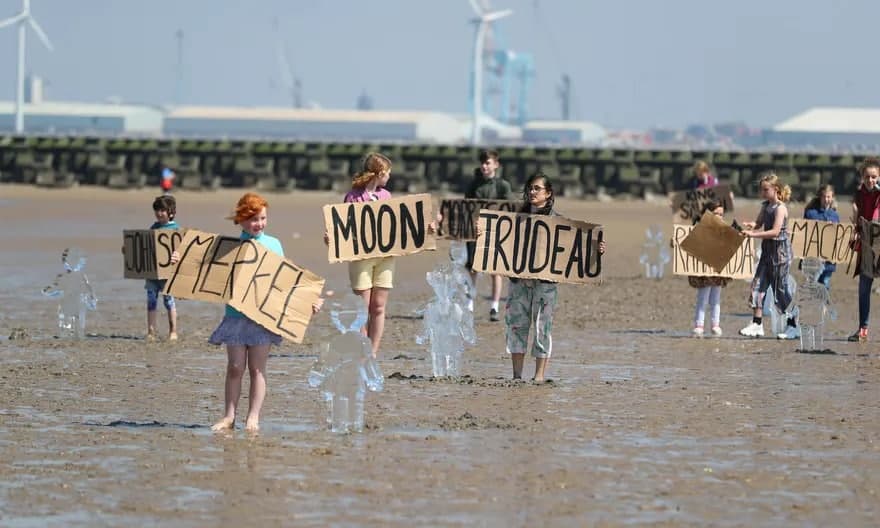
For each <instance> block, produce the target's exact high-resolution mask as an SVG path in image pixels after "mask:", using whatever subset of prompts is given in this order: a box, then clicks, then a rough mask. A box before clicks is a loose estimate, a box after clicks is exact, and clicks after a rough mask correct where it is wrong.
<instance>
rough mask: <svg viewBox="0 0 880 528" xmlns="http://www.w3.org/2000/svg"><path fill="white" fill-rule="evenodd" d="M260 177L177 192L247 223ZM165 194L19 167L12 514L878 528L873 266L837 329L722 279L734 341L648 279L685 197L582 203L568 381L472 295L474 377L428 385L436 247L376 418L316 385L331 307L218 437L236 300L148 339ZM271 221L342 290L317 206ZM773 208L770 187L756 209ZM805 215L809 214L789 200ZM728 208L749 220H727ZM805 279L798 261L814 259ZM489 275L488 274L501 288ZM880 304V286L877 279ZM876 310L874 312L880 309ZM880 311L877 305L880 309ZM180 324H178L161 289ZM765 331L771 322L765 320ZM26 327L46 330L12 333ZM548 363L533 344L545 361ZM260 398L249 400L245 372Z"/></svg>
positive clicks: (0, 374) (192, 310)
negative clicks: (868, 284)
mask: <svg viewBox="0 0 880 528" xmlns="http://www.w3.org/2000/svg"><path fill="white" fill-rule="evenodd" d="M242 192H243V191H241V190H221V191H217V192H206V193H196V192H180V193H175V196H176V197H177V200H178V218H177V220H178V222H179V223H180V224H181V225H182V226H187V227H197V228H199V229H202V230H205V231H213V232H219V233H225V234H230V235H235V234H237V230H236V228H235V226H233V225H232V223H231V222H230V221H228V220H225V219H224V217H225V216H226V215H227V214H228V211H229V210H230V209H231V207H232V206H233V204H234V203H235V201H236V200H237V198H238V197H239V196H240V195H241V194H242ZM156 194H157V192H155V190H153V189H147V190H138V191H110V190H106V189H95V188H85V187H79V188H74V189H69V190H41V189H37V188H33V187H23V186H0V219H2V220H3V226H4V228H3V230H2V232H0V245H2V248H3V249H2V252H0V270H2V274H0V306H2V310H0V525H3V526H13V527H19V526H21V527H24V526H107V525H110V526H146V525H168V526H235V525H253V526H328V525H333V526H623V525H651V526H829V525H837V526H875V525H876V523H877V519H878V517H880V444H878V442H880V441H878V439H880V406H878V395H880V389H878V384H880V358H878V356H880V346H878V344H877V343H880V333H874V334H872V338H873V341H872V342H869V343H867V344H858V343H848V342H846V336H847V335H848V334H849V333H850V332H852V331H853V330H854V329H855V326H856V324H855V323H856V321H857V317H856V315H857V314H856V311H857V306H856V305H857V302H856V299H857V295H856V286H857V284H856V281H855V280H853V279H852V278H850V277H846V276H844V273H843V272H837V273H836V274H835V275H834V277H833V280H832V296H833V298H834V301H835V306H836V308H837V310H838V313H839V318H838V320H837V321H834V322H831V323H830V325H829V328H828V333H827V336H826V348H828V349H830V350H831V351H832V352H833V353H828V354H803V353H798V352H796V349H797V348H798V347H799V343H798V342H792V341H788V342H785V341H777V340H776V339H771V338H764V339H746V338H742V337H740V336H738V335H737V331H738V330H739V329H740V328H742V327H743V326H745V325H746V324H747V323H748V322H749V319H750V315H749V309H748V306H747V300H746V299H747V294H748V284H747V282H745V281H734V282H733V283H731V284H730V285H729V286H728V287H727V288H725V289H724V290H723V294H722V327H723V329H724V336H723V337H721V338H704V339H695V338H692V337H691V336H690V330H691V318H692V316H693V306H694V290H693V289H692V288H690V287H689V286H688V285H687V281H686V279H685V278H683V277H674V276H671V271H670V268H669V267H667V276H666V277H665V278H663V279H662V280H659V281H655V280H647V279H644V278H641V270H640V265H639V254H640V250H641V245H642V243H643V241H644V239H645V233H644V232H645V228H646V227H647V226H648V225H650V224H652V223H657V224H659V225H660V226H661V227H662V228H663V231H664V233H665V234H666V236H667V237H668V236H669V234H670V232H671V225H670V224H671V214H670V213H669V209H668V207H667V206H666V204H665V203H662V202H644V201H613V202H597V201H578V200H566V199H560V200H559V201H558V202H557V208H558V209H559V210H560V211H561V212H562V213H563V214H565V215H566V216H569V217H572V218H577V219H582V220H586V221H590V222H596V223H601V224H603V225H604V226H605V233H606V235H605V237H606V240H607V241H608V253H607V255H606V257H605V260H604V263H603V264H604V281H603V283H602V284H601V285H599V286H575V285H562V286H560V288H559V292H560V297H559V298H560V303H559V306H558V308H557V316H556V320H555V325H554V330H553V343H554V347H553V357H552V360H551V362H550V366H549V370H548V375H549V377H550V378H552V382H549V383H545V384H534V383H531V382H528V381H513V380H511V379H510V361H509V359H508V357H507V356H506V355H505V353H504V340H503V328H504V327H503V323H500V322H498V323H495V322H490V321H489V318H488V308H489V307H488V302H487V301H486V300H485V299H484V298H481V299H479V300H478V302H477V307H476V311H475V326H476V330H477V336H478V343H477V345H476V346H474V347H470V348H469V349H467V351H466V352H465V360H464V367H463V369H462V370H463V373H464V374H465V376H464V377H462V378H461V379H458V380H434V379H431V361H430V356H429V353H428V351H427V347H426V346H424V345H417V344H416V342H415V339H414V336H415V335H417V334H418V333H419V332H420V331H421V329H422V321H421V319H420V317H419V315H418V310H419V309H421V308H422V307H423V306H424V305H425V303H427V302H428V300H429V299H430V296H431V291H430V288H429V286H428V285H427V283H426V282H425V275H424V274H425V272H427V271H429V270H430V269H432V268H433V266H434V264H435V263H436V262H438V261H439V260H441V259H445V258H446V257H447V252H446V249H447V248H448V242H444V241H441V242H440V243H439V244H438V246H439V248H438V251H436V252H427V253H422V254H419V255H415V256H409V257H403V258H400V259H398V262H397V275H396V277H395V282H396V287H395V289H394V291H393V292H392V293H391V298H390V302H389V306H388V321H387V323H386V333H385V338H384V342H383V345H382V350H381V353H380V362H379V363H380V366H381V368H382V370H383V372H384V374H385V376H386V380H385V388H384V391H383V392H380V393H369V394H368V395H367V400H366V424H367V426H366V430H365V431H364V432H363V433H361V434H352V435H335V434H332V433H330V432H329V431H327V430H326V428H325V423H324V419H325V416H324V406H323V401H322V399H321V396H320V394H319V393H318V391H317V390H315V389H311V388H310V387H309V386H308V384H307V382H306V379H307V374H308V371H309V368H310V366H311V364H312V362H313V361H314V348H313V347H314V345H315V344H316V343H318V342H320V341H321V340H322V339H323V338H324V337H325V336H328V335H331V334H332V333H333V332H335V330H334V329H332V327H331V323H330V320H329V316H328V314H327V313H321V314H319V315H318V316H316V317H315V318H314V319H313V322H312V325H311V326H310V327H309V330H308V332H307V335H306V342H305V343H304V344H303V345H294V344H290V343H287V342H285V343H284V344H283V345H282V346H280V347H275V348H273V351H272V356H271V357H270V359H269V365H268V371H269V372H268V389H269V393H268V396H267V400H266V403H265V406H264V408H263V415H262V421H261V431H260V433H259V434H258V435H255V436H254V435H247V434H245V432H244V431H242V430H241V427H242V421H243V418H244V414H243V413H242V412H241V411H240V415H239V423H238V429H237V430H235V431H233V432H231V433H223V434H214V433H212V432H211V431H210V429H209V426H210V424H212V423H213V422H214V421H215V420H216V419H218V418H219V417H220V415H221V412H222V407H223V379H224V373H225V366H226V356H225V350H224V349H223V348H220V347H213V346H211V345H209V344H208V343H207V337H208V335H209V334H210V332H211V331H212V330H213V328H214V327H215V326H216V325H217V323H218V322H219V321H220V318H221V316H222V306H220V305H213V304H208V303H201V302H194V301H178V311H179V324H180V336H181V339H180V341H178V342H176V343H170V342H167V341H164V340H162V341H159V342H156V343H150V342H147V341H146V340H145V339H144V333H145V319H146V316H145V306H144V304H145V302H144V299H145V295H144V289H143V281H138V280H127V279H123V278H122V256H121V253H120V247H121V245H122V233H121V231H122V229H142V228H146V227H148V226H149V225H150V223H152V220H153V216H152V210H151V207H150V205H151V202H152V199H153V198H154V197H155V195H156ZM267 198H268V200H269V203H270V209H269V226H268V228H267V232H268V233H270V234H272V235H274V236H276V237H278V238H279V239H280V240H281V241H282V243H283V244H284V248H285V252H286V254H287V256H288V257H289V258H290V259H291V260H293V261H294V262H296V263H297V264H300V265H302V266H305V267H306V268H308V269H310V270H312V271H314V272H316V273H318V274H319V275H322V276H324V277H325V278H327V281H328V282H327V287H328V288H331V289H335V290H344V289H346V287H347V280H348V279H347V273H346V268H345V265H344V264H334V265H331V264H327V260H326V249H325V247H324V244H323V241H322V237H321V235H322V233H323V227H322V216H321V209H320V208H321V206H322V205H323V204H325V203H330V202H335V201H338V200H339V199H340V197H339V196H338V195H336V194H329V193H318V192H296V193H293V194H280V195H273V194H268V195H267ZM737 206H738V207H740V209H738V210H737V211H736V213H735V215H733V216H735V217H736V218H738V219H741V220H743V219H746V220H752V219H754V215H755V213H756V212H757V204H756V203H742V204H740V203H737ZM791 211H792V216H797V217H799V216H801V214H802V211H803V207H802V205H799V204H794V205H792V206H791ZM730 216H731V215H728V220H729V219H730ZM70 246H76V247H81V248H83V249H84V250H85V251H86V252H87V253H88V255H89V261H88V265H87V268H86V271H87V274H88V277H89V279H90V281H91V282H92V284H93V286H94V289H95V293H96V295H97V297H98V298H99V301H98V310H97V311H96V312H90V313H89V314H88V324H87V332H88V333H89V337H88V338H86V339H84V340H81V341H76V340H70V339H57V338H55V337H54V335H55V333H56V332H55V327H54V324H55V317H56V316H55V310H56V306H57V303H56V301H54V300H52V299H48V298H45V297H43V296H42V295H41V293H40V289H41V288H42V287H43V286H46V285H48V284H49V283H50V282H51V281H52V279H53V278H54V277H55V275H56V274H58V273H59V272H61V270H62V267H61V260H60V256H61V252H62V250H63V249H64V248H66V247H70ZM793 273H796V269H795V267H793ZM479 287H480V289H481V293H482V294H487V293H488V281H486V280H485V279H483V280H482V281H481V282H480V283H479ZM873 300H874V303H875V305H876V304H877V297H876V295H875V296H874V299H873ZM876 311H877V310H876V308H875V312H876ZM877 318H878V315H876V314H875V315H874V319H875V320H877ZM159 321H160V325H159V329H160V335H163V336H164V335H166V334H167V326H166V323H165V315H164V309H162V308H161V306H160V313H159ZM767 326H768V325H767V324H766V323H765V327H767ZM16 329H19V330H18V331H19V332H22V333H24V334H26V335H27V337H26V338H25V339H14V340H10V339H8V338H7V337H6V336H9V335H10V334H11V333H13V331H14V330H16ZM533 368H534V362H533V361H532V360H531V359H527V361H526V371H525V374H526V376H531V373H532V370H533ZM243 393H244V394H243V396H242V401H241V403H240V409H241V410H244V409H246V407H247V397H246V396H247V381H245V387H244V390H243Z"/></svg>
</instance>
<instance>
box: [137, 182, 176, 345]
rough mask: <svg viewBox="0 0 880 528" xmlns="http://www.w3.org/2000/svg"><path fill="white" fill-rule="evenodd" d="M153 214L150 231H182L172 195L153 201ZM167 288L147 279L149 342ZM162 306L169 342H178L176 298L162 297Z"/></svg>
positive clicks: (154, 337)
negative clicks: (164, 290) (166, 318)
mask: <svg viewBox="0 0 880 528" xmlns="http://www.w3.org/2000/svg"><path fill="white" fill-rule="evenodd" d="M153 213H154V214H155V215H156V221H155V222H153V225H151V226H150V229H180V227H179V226H178V225H177V222H175V221H174V217H175V216H177V201H176V200H175V199H174V197H173V196H171V195H163V196H159V197H157V198H156V199H155V200H153ZM163 288H165V281H164V280H158V279H147V280H146V283H145V284H144V289H145V290H147V341H155V340H156V320H157V319H158V310H157V308H158V304H159V292H161V291H162V289H163ZM162 304H164V305H165V311H167V312H168V340H169V341H177V307H176V305H175V303H174V297H172V296H171V295H162Z"/></svg>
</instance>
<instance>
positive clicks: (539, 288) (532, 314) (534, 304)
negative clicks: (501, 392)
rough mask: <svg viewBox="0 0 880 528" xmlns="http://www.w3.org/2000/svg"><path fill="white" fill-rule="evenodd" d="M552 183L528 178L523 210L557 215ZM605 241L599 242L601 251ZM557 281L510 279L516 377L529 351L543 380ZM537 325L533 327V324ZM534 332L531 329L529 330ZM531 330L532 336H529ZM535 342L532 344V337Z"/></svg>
mask: <svg viewBox="0 0 880 528" xmlns="http://www.w3.org/2000/svg"><path fill="white" fill-rule="evenodd" d="M553 203H554V195H553V184H552V183H551V182H550V179H549V178H548V177H547V176H546V175H544V174H543V173H540V172H539V173H537V174H535V175H534V176H532V177H531V178H529V179H528V180H527V181H526V184H525V187H524V188H523V206H522V208H521V209H520V212H521V213H530V214H541V215H551V216H558V215H559V213H557V212H556V211H555V210H554V209H553ZM603 253H605V242H604V241H602V242H600V243H599V254H603ZM556 298H557V290H556V283H554V282H550V281H545V280H539V279H517V278H511V279H510V287H509V290H508V294H507V307H506V310H505V312H506V313H505V317H504V322H505V324H506V325H507V353H508V354H510V359H511V362H512V364H513V378H514V379H521V378H522V370H523V364H524V363H525V355H526V352H527V351H528V350H529V349H530V348H531V352H532V355H533V356H534V357H535V378H534V380H535V381H544V374H545V373H546V370H547V364H548V363H549V361H550V353H551V351H552V348H553V338H552V337H551V336H550V332H551V330H552V329H553V310H554V308H556ZM533 326H534V330H532V327H533ZM530 331H531V332H530ZM530 333H531V335H530ZM532 336H533V337H534V341H533V342H532V343H529V338H530V337H532Z"/></svg>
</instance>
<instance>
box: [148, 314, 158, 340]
mask: <svg viewBox="0 0 880 528" xmlns="http://www.w3.org/2000/svg"><path fill="white" fill-rule="evenodd" d="M157 318H158V315H157V313H156V310H149V309H148V310H147V341H153V340H155V339H156V319H157Z"/></svg>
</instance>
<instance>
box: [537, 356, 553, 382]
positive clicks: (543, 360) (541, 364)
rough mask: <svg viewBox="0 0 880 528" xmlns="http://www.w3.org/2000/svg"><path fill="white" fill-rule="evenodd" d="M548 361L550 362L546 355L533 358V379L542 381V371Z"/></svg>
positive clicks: (544, 369)
mask: <svg viewBox="0 0 880 528" xmlns="http://www.w3.org/2000/svg"><path fill="white" fill-rule="evenodd" d="M548 363H550V358H548V357H536V358H535V381H544V371H546V370H547V364H548Z"/></svg>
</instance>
